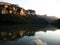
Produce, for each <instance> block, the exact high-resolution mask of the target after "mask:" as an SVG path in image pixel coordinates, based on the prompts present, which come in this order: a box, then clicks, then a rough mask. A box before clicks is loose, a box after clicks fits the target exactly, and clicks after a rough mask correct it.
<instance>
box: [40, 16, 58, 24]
mask: <svg viewBox="0 0 60 45" xmlns="http://www.w3.org/2000/svg"><path fill="white" fill-rule="evenodd" d="M40 17H42V18H44V19H46V20H47V21H48V22H49V23H52V22H54V21H55V20H57V19H59V18H58V17H56V16H47V15H41V16H40Z"/></svg>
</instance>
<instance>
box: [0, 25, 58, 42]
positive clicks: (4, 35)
mask: <svg viewBox="0 0 60 45" xmlns="http://www.w3.org/2000/svg"><path fill="white" fill-rule="evenodd" d="M56 29H57V28H56V27H53V26H51V25H41V24H40V25H39V24H20V25H2V26H0V41H13V40H17V39H19V38H22V37H24V36H34V35H35V32H37V31H44V32H46V31H47V30H52V31H54V30H56Z"/></svg>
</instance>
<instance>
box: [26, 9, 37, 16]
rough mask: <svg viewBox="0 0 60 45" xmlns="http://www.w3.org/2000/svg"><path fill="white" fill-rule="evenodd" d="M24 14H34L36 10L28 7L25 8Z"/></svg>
mask: <svg viewBox="0 0 60 45" xmlns="http://www.w3.org/2000/svg"><path fill="white" fill-rule="evenodd" d="M26 14H28V15H35V14H36V12H35V10H31V9H29V10H26Z"/></svg>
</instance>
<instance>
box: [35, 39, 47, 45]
mask: <svg viewBox="0 0 60 45" xmlns="http://www.w3.org/2000/svg"><path fill="white" fill-rule="evenodd" d="M34 41H35V43H36V45H47V43H46V42H43V41H42V40H40V39H35V40H34Z"/></svg>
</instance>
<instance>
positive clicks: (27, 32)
mask: <svg viewBox="0 0 60 45" xmlns="http://www.w3.org/2000/svg"><path fill="white" fill-rule="evenodd" d="M0 45H60V29H58V28H57V27H54V26H51V25H47V26H41V25H14V26H12V25H9V26H8V25H5V26H1V27H0Z"/></svg>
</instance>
